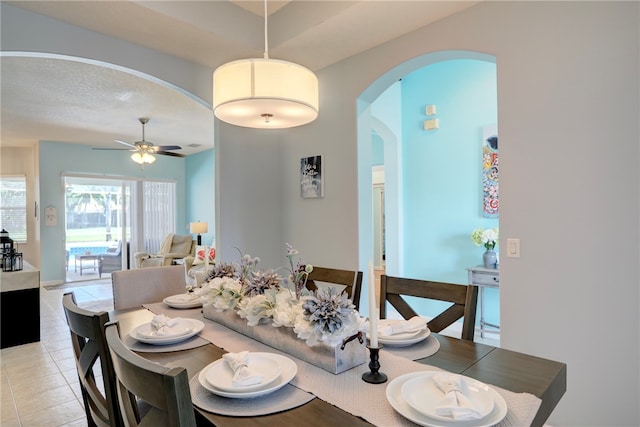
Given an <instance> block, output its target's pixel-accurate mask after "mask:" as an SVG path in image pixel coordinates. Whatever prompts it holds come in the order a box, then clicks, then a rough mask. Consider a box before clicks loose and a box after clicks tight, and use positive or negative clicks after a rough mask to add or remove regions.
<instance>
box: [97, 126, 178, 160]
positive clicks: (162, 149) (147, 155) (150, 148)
mask: <svg viewBox="0 0 640 427" xmlns="http://www.w3.org/2000/svg"><path fill="white" fill-rule="evenodd" d="M138 121H139V122H140V123H141V124H142V140H141V141H136V142H134V143H133V144H130V143H128V142H125V141H121V140H119V139H116V140H115V141H116V142H117V143H118V144H122V145H126V146H127V147H129V148H130V150H129V151H133V152H134V153H133V154H132V155H131V159H132V160H133V161H134V162H136V163H139V164H141V165H142V164H145V163H153V162H155V161H156V158H155V156H154V155H155V154H160V155H163V156H172V157H185V155H184V154H180V153H172V152H171V151H170V150H181V149H182V147H180V146H179V145H153V143H152V142H149V141H147V140H145V139H144V125H146V124H147V123H149V119H148V118H147V117H140V118H139V119H138ZM94 150H119V148H94Z"/></svg>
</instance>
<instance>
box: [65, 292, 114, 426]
mask: <svg viewBox="0 0 640 427" xmlns="http://www.w3.org/2000/svg"><path fill="white" fill-rule="evenodd" d="M62 305H63V307H64V313H65V317H66V319H67V325H69V331H70V332H71V342H72V345H73V356H74V359H75V362H76V368H77V371H78V378H79V380H80V390H81V392H82V400H83V402H84V407H85V411H86V414H87V422H88V425H89V426H98V427H107V426H109V427H113V426H118V427H119V426H122V425H123V422H122V418H121V417H120V408H119V405H118V399H117V393H116V383H115V371H114V369H113V362H112V360H111V354H110V353H109V349H108V347H107V341H106V337H105V334H104V325H105V323H107V322H108V321H109V315H108V314H107V312H106V311H101V312H93V311H88V310H84V309H82V308H80V307H78V305H77V304H76V300H75V296H74V294H73V292H68V293H65V294H64V296H63V297H62ZM97 364H98V366H100V369H101V371H102V383H103V387H102V388H101V387H100V386H99V385H98V384H97V383H96V378H95V374H94V366H96V365H97ZM101 390H104V392H103V391H101Z"/></svg>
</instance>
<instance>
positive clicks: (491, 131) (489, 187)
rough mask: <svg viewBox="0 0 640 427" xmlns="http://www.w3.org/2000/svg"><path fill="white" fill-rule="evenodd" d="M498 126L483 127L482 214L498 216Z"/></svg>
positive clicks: (490, 216)
mask: <svg viewBox="0 0 640 427" xmlns="http://www.w3.org/2000/svg"><path fill="white" fill-rule="evenodd" d="M498 172H499V167H498V128H497V126H496V125H491V126H485V127H484V128H483V129H482V215H483V216H484V217H485V218H498V208H499V199H498Z"/></svg>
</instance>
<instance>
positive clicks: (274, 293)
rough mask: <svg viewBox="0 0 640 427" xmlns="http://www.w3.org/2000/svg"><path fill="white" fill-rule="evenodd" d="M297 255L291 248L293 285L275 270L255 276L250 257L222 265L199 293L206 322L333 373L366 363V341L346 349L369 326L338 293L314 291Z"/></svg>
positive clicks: (306, 267) (308, 269) (254, 262)
mask: <svg viewBox="0 0 640 427" xmlns="http://www.w3.org/2000/svg"><path fill="white" fill-rule="evenodd" d="M297 253H298V252H297V251H296V250H295V249H293V247H292V246H291V245H289V244H287V255H286V256H287V259H288V260H289V265H290V269H289V273H290V274H289V277H288V280H283V279H282V278H281V277H280V276H279V275H278V274H277V272H276V271H274V270H261V271H260V270H256V266H257V264H258V263H259V262H260V260H259V258H252V257H250V256H248V255H244V256H242V255H241V260H240V263H239V264H225V263H222V262H219V263H217V264H216V265H215V266H214V268H213V270H211V272H210V273H209V276H208V277H207V281H206V282H205V283H204V284H203V286H202V288H200V289H198V290H196V293H197V295H199V296H200V298H201V299H202V301H203V313H204V316H205V317H207V318H209V319H211V320H214V321H216V322H218V323H222V324H223V325H225V326H227V327H229V328H232V329H234V330H236V331H238V332H240V333H242V334H244V335H247V336H250V337H252V338H254V339H257V340H259V341H261V342H263V343H265V344H268V345H271V346H272V347H275V348H278V349H280V350H283V351H285V352H288V353H290V354H292V355H294V356H296V357H299V358H301V359H303V360H306V361H307V362H309V363H313V364H315V365H317V366H320V367H321V368H323V369H325V370H328V371H330V372H333V373H340V372H342V371H344V370H347V369H350V368H352V367H354V366H358V365H360V364H362V363H364V362H365V361H366V348H365V346H364V345H363V342H364V341H363V340H359V341H360V342H359V344H358V342H356V343H355V344H351V345H349V346H345V345H344V344H345V343H346V342H347V340H348V338H351V337H353V336H355V335H358V337H361V335H360V333H362V332H364V331H366V328H367V321H366V320H365V319H364V318H363V317H361V316H360V314H359V313H358V311H357V310H356V309H355V306H354V305H353V302H352V301H351V300H350V299H348V298H347V295H346V294H344V293H341V292H338V291H337V290H336V288H333V287H326V288H320V289H318V290H317V291H315V292H311V291H309V290H308V289H307V288H306V282H307V278H308V276H309V273H310V272H311V271H312V270H313V267H312V266H311V265H310V264H306V265H305V264H302V263H301V262H298V263H297V264H296V263H294V261H293V257H294V256H295V255H297Z"/></svg>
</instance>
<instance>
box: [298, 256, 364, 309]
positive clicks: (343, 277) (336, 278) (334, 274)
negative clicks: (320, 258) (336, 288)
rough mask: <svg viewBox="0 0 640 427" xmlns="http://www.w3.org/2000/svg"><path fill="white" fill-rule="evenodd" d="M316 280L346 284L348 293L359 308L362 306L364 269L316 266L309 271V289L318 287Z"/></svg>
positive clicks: (313, 289) (312, 289)
mask: <svg viewBox="0 0 640 427" xmlns="http://www.w3.org/2000/svg"><path fill="white" fill-rule="evenodd" d="M316 282H322V283H326V284H329V285H331V284H334V285H341V286H344V288H345V289H344V290H345V291H346V293H347V295H348V296H349V298H350V299H351V301H352V302H353V304H354V305H355V306H356V310H358V309H359V308H358V307H359V306H360V290H361V288H362V271H353V270H339V269H335V268H326V267H316V266H315V265H314V266H313V271H312V272H311V273H309V277H308V279H307V289H309V290H311V291H315V290H316V289H318V284H316Z"/></svg>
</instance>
